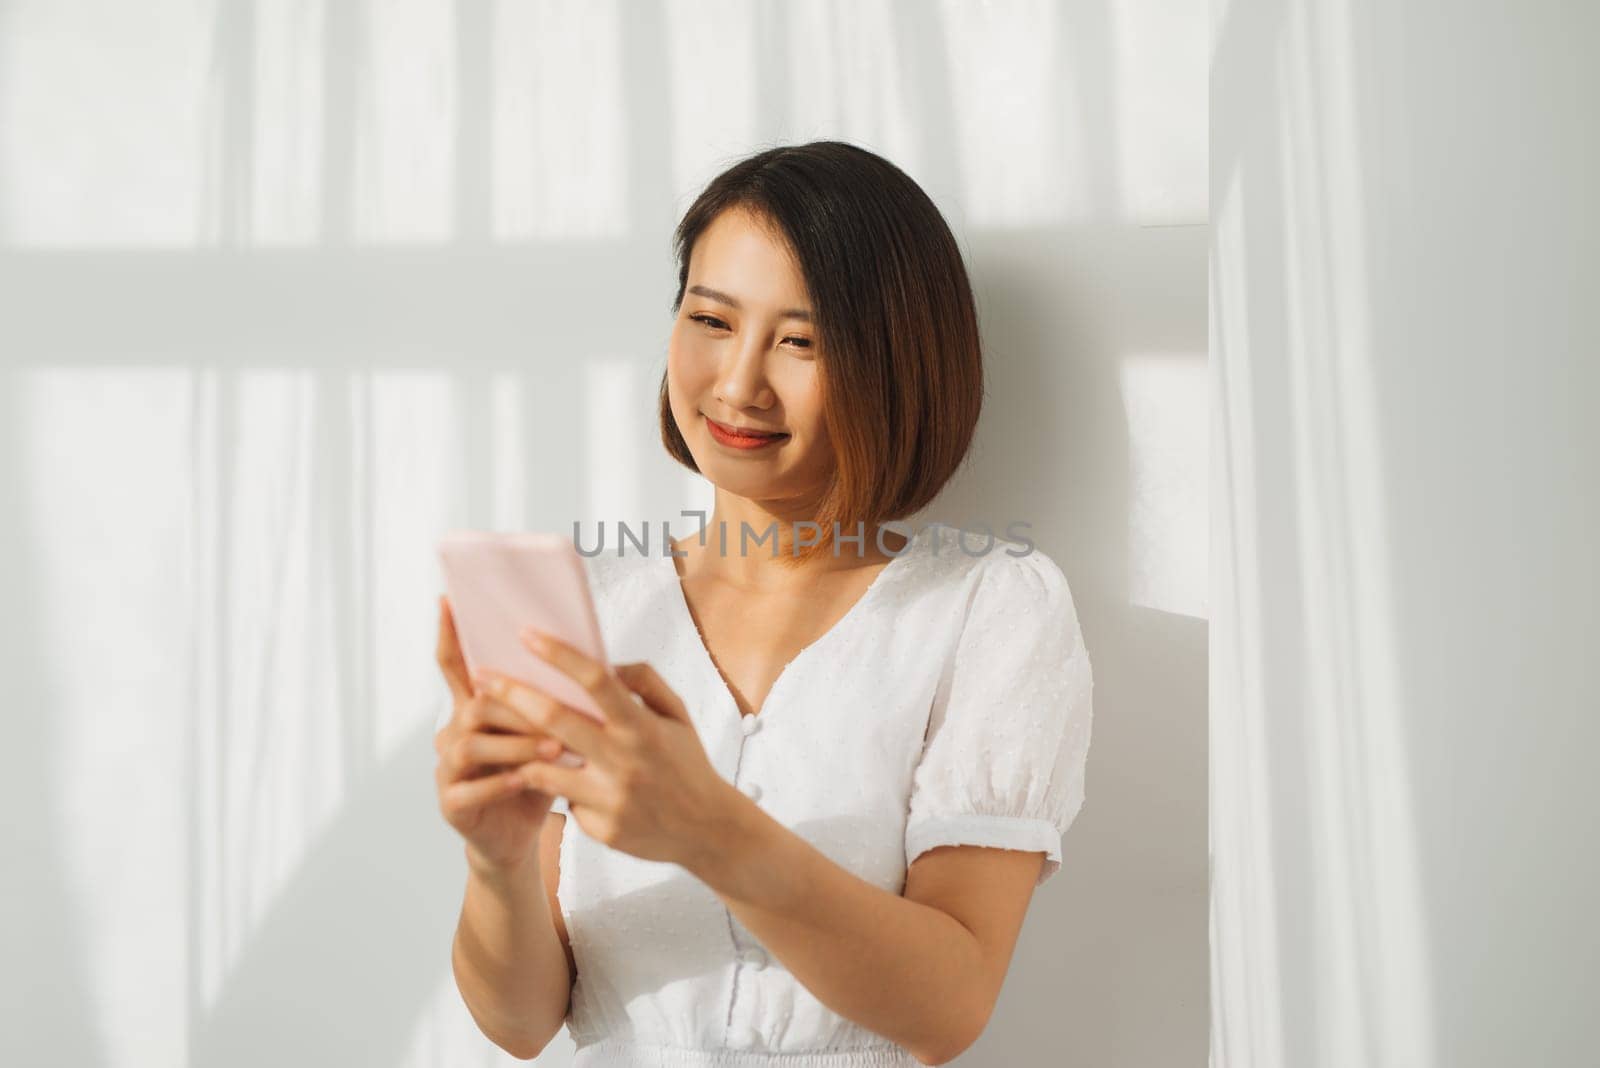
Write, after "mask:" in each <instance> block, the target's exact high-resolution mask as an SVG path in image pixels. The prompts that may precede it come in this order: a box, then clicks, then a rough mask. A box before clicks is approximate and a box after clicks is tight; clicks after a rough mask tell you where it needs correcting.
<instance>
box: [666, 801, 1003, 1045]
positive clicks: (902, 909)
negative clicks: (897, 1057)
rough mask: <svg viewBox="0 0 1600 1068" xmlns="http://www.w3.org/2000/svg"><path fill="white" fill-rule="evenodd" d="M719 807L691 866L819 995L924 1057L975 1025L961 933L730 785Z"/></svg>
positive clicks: (974, 986) (970, 942) (968, 938)
mask: <svg viewBox="0 0 1600 1068" xmlns="http://www.w3.org/2000/svg"><path fill="white" fill-rule="evenodd" d="M733 798H737V799H738V800H733ZM729 804H730V806H731V812H732V813H734V815H733V816H731V817H730V823H729V826H728V833H727V834H726V836H722V837H721V841H720V842H719V848H718V849H717V851H716V852H715V853H714V854H707V855H706V856H705V857H703V858H698V859H696V860H695V862H694V863H693V865H692V867H691V870H692V871H693V872H694V874H695V875H697V876H698V877H699V878H700V879H701V880H702V881H704V882H705V883H706V885H708V886H709V887H710V888H711V889H712V890H713V891H714V892H715V893H716V894H717V896H718V897H719V898H720V899H721V900H722V901H723V903H724V904H725V905H727V907H728V909H729V910H730V911H731V912H732V913H733V914H734V915H735V916H737V917H738V918H739V921H740V922H741V923H743V924H744V926H745V927H746V928H748V929H749V931H750V932H751V933H752V934H753V935H755V937H756V938H757V939H759V940H760V942H761V944H762V945H763V946H765V947H766V948H767V949H768V950H770V951H771V952H772V954H773V955H774V956H775V957H777V958H778V959H779V960H780V961H782V963H783V965H784V967H785V968H787V969H788V970H789V971H790V972H791V973H792V974H793V975H794V977H795V978H796V979H797V980H799V982H800V983H801V984H802V985H803V986H804V987H805V988H806V989H807V990H809V991H810V992H811V993H812V994H813V995H815V996H816V998H817V999H818V1000H819V1001H821V1002H822V1003H823V1004H824V1005H826V1006H828V1007H829V1008H830V1009H832V1010H833V1011H834V1012H837V1013H838V1014H839V1015H841V1016H843V1017H845V1018H847V1019H850V1020H853V1021H855V1022H856V1023H858V1024H860V1025H861V1026H863V1027H865V1028H867V1029H869V1030H871V1031H874V1032H876V1033H878V1034H881V1035H884V1036H885V1037H887V1038H890V1039H892V1040H893V1041H895V1042H897V1043H899V1044H900V1045H902V1046H904V1047H906V1048H907V1049H910V1050H912V1051H913V1052H915V1053H917V1054H918V1055H919V1056H923V1057H924V1059H929V1058H931V1057H934V1056H941V1057H942V1055H943V1053H944V1051H955V1050H959V1049H962V1048H964V1047H965V1046H966V1044H967V1043H968V1042H970V1041H971V1040H972V1039H973V1038H974V1037H975V1036H976V1035H977V1033H978V1032H979V1031H981V1030H982V1028H983V1025H984V1022H985V1021H986V1020H987V1018H988V1006H986V1005H984V1004H982V1002H983V1000H984V999H983V994H982V991H983V989H984V986H983V982H982V958H981V951H980V946H979V943H978V940H977V938H976V937H975V936H974V935H973V934H972V932H971V931H969V930H968V929H967V928H966V927H965V926H963V925H962V924H961V923H960V922H959V921H957V920H956V919H955V918H954V917H952V916H950V915H949V914H948V913H946V912H943V911H941V910H939V909H936V908H932V907H930V906H928V905H923V904H920V903H919V902H915V901H910V900H908V899H906V898H904V897H901V896H900V895H898V894H894V893H891V892H889V891H887V890H884V889H881V888H880V887H877V886H874V885H872V884H871V883H868V882H866V881H865V880H863V879H861V878H859V877H858V876H856V875H855V874H853V873H852V872H850V871H848V870H846V869H845V868H842V867H840V866H839V865H838V864H835V863H834V862H833V861H832V860H830V859H829V858H828V857H827V856H826V855H824V854H823V853H821V852H820V851H818V850H817V849H816V847H814V846H812V845H811V844H810V843H809V842H807V841H806V840H805V839H803V838H801V837H800V836H799V835H797V834H795V833H794V832H793V831H791V830H789V829H788V828H787V827H784V826H783V825H782V824H780V823H778V822H777V821H776V820H774V819H773V818H772V817H771V816H769V815H768V814H767V813H766V812H764V811H763V810H762V809H760V808H759V807H758V806H757V805H756V804H755V803H754V802H751V801H749V800H748V799H747V798H745V797H744V795H743V794H740V793H738V791H731V797H730V800H729Z"/></svg>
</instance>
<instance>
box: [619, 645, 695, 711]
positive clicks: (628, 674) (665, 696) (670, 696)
mask: <svg viewBox="0 0 1600 1068" xmlns="http://www.w3.org/2000/svg"><path fill="white" fill-rule="evenodd" d="M615 671H616V673H617V678H619V679H621V680H622V684H623V685H624V686H626V687H627V688H628V689H630V690H632V691H633V692H634V693H636V694H638V695H639V696H640V698H642V699H643V700H644V703H645V704H646V705H647V706H649V708H650V709H651V710H652V711H654V712H655V713H656V714H657V715H659V716H662V717H664V718H666V719H675V720H677V721H678V722H679V723H683V724H685V725H687V726H690V727H692V726H694V723H693V721H692V720H690V718H689V709H688V707H687V706H686V705H685V704H684V703H683V700H682V699H681V698H680V697H679V696H678V695H677V693H676V692H675V691H674V690H673V689H672V687H670V686H668V685H667V680H665V679H663V678H662V677H661V676H660V675H659V674H657V673H656V669H655V668H653V667H651V666H650V665H649V664H648V663H646V662H645V661H642V660H640V661H636V662H634V663H631V664H618V665H616V667H615Z"/></svg>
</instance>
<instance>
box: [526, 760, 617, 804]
mask: <svg viewBox="0 0 1600 1068" xmlns="http://www.w3.org/2000/svg"><path fill="white" fill-rule="evenodd" d="M517 774H518V775H520V776H522V781H523V782H525V783H527V784H528V786H529V787H531V788H532V789H535V790H541V791H543V792H544V793H547V794H560V795H561V796H562V797H564V798H566V799H567V800H568V801H569V802H572V803H574V804H579V805H601V804H602V802H604V800H605V796H606V795H605V787H604V785H602V784H601V783H599V782H597V781H596V780H595V778H594V774H593V773H592V772H591V771H589V769H587V768H567V767H562V766H561V765H560V764H546V763H543V762H540V761H533V762H531V763H528V764H524V765H522V767H520V768H518V769H517Z"/></svg>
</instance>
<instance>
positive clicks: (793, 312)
mask: <svg viewBox="0 0 1600 1068" xmlns="http://www.w3.org/2000/svg"><path fill="white" fill-rule="evenodd" d="M689 292H691V293H693V294H695V295H696V296H700V297H710V298H711V299H712V300H716V301H721V302H722V303H723V304H726V305H727V306H728V307H730V308H742V307H744V305H742V304H740V303H739V302H738V301H737V300H735V299H734V298H733V297H730V296H729V295H728V294H726V293H724V292H722V291H721V290H720V289H712V288H711V287H710V286H702V285H692V286H690V287H689ZM779 314H780V315H781V316H782V317H783V318H785V319H800V320H802V321H804V322H808V323H809V322H811V313H810V312H808V311H806V310H805V309H804V308H785V309H784V310H783V311H782V312H779Z"/></svg>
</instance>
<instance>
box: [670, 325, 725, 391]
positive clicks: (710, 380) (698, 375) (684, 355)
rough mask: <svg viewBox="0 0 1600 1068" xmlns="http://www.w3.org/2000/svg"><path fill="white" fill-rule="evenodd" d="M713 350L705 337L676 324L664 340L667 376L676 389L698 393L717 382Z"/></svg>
mask: <svg viewBox="0 0 1600 1068" xmlns="http://www.w3.org/2000/svg"><path fill="white" fill-rule="evenodd" d="M716 377H717V362H716V353H715V352H714V351H713V350H712V347H711V345H710V343H709V341H708V339H707V338H705V337H701V336H696V334H695V333H694V332H693V331H692V330H688V329H684V328H682V327H679V328H677V329H675V330H673V331H672V335H671V337H670V338H669V339H668V342H667V379H668V381H669V382H670V383H671V384H672V387H673V389H674V391H675V392H678V393H679V394H681V395H682V396H685V397H687V398H689V399H691V400H692V399H693V398H695V397H698V396H699V395H700V394H701V393H704V392H705V391H706V390H707V389H708V388H710V386H711V385H713V384H714V383H715V382H716Z"/></svg>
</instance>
